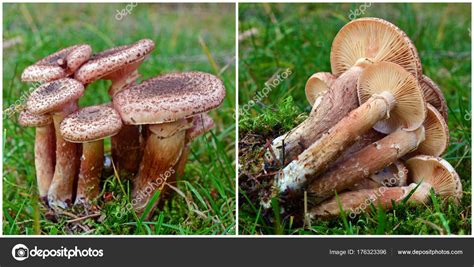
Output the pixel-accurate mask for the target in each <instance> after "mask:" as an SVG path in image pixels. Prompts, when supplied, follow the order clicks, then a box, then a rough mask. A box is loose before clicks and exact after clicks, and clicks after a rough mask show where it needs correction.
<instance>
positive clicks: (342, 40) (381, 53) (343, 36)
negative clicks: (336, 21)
mask: <svg viewBox="0 0 474 267" xmlns="http://www.w3.org/2000/svg"><path fill="white" fill-rule="evenodd" d="M361 58H368V59H370V60H371V61H374V62H381V61H388V62H393V63H396V64H398V65H400V66H402V67H403V68H404V69H406V70H407V71H408V72H410V73H411V74H412V75H414V76H415V78H416V79H418V78H419V77H421V75H422V70H421V62H420V58H419V57H418V52H417V50H416V48H415V46H414V45H413V43H412V41H411V40H410V38H408V36H407V35H406V34H405V33H404V32H403V31H402V30H400V29H399V28H398V27H397V26H395V25H393V24H392V23H390V22H388V21H385V20H383V19H378V18H360V19H356V20H353V21H351V22H349V23H347V24H346V25H345V26H344V27H342V28H341V30H339V32H338V33H337V35H336V37H335V38H334V41H333V43H332V47H331V69H332V73H333V74H334V75H335V76H339V75H341V74H342V73H343V72H345V71H346V70H348V69H349V68H351V67H352V66H354V65H355V63H356V62H357V61H358V60H359V59H361Z"/></svg>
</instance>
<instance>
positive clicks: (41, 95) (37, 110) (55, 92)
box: [26, 78, 84, 114]
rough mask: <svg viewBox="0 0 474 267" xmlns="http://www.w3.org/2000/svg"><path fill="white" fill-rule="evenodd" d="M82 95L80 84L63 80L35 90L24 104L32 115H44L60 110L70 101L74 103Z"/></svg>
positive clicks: (46, 84) (82, 87)
mask: <svg viewBox="0 0 474 267" xmlns="http://www.w3.org/2000/svg"><path fill="white" fill-rule="evenodd" d="M83 93H84V85H82V83H80V82H78V81H76V80H74V79H70V78H63V79H59V80H55V81H52V82H49V83H45V84H43V85H41V86H40V87H38V88H36V90H34V91H33V92H32V93H31V94H30V96H29V97H28V101H27V102H26V107H27V109H28V111H30V112H31V113H33V114H46V113H50V112H55V111H59V110H61V109H62V108H63V107H64V106H65V105H66V104H68V103H70V102H71V101H76V100H77V99H78V98H79V97H81V96H82V94H83Z"/></svg>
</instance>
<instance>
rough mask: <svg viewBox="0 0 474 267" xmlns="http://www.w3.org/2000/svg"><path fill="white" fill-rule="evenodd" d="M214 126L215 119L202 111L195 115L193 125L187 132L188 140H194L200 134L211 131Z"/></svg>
mask: <svg viewBox="0 0 474 267" xmlns="http://www.w3.org/2000/svg"><path fill="white" fill-rule="evenodd" d="M213 127H214V120H212V118H211V117H210V116H209V115H208V114H207V113H202V114H198V115H196V116H194V117H193V126H192V127H191V128H190V129H188V131H187V132H186V135H187V138H188V140H194V139H195V138H197V137H198V136H200V135H202V134H204V133H206V132H208V131H210V130H211V129H212V128H213Z"/></svg>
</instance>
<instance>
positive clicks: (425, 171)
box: [309, 156, 462, 219]
mask: <svg viewBox="0 0 474 267" xmlns="http://www.w3.org/2000/svg"><path fill="white" fill-rule="evenodd" d="M406 164H407V166H408V168H409V173H410V179H411V184H410V185H408V186H403V187H391V188H388V187H380V188H376V189H363V190H357V191H352V192H345V193H342V194H340V195H339V197H338V199H339V200H338V199H337V198H336V197H334V198H332V199H330V200H327V201H325V202H323V203H321V204H320V205H318V206H315V207H314V208H312V209H311V210H310V211H309V217H310V218H311V219H316V218H323V219H329V218H334V217H337V216H339V215H340V213H341V209H342V210H343V211H344V212H345V213H349V216H350V217H352V216H355V215H357V214H358V213H360V212H363V211H365V210H367V209H369V208H370V203H373V204H374V205H375V206H377V205H381V207H382V208H384V209H391V208H392V204H393V202H395V203H397V204H400V203H401V202H402V201H403V200H405V199H406V198H407V197H409V198H408V202H410V203H415V204H420V203H426V202H428V201H429V200H430V191H431V189H433V190H434V192H435V194H436V195H438V196H439V197H441V198H444V199H446V198H452V199H453V200H454V201H459V200H460V199H461V197H462V185H461V180H460V178H459V176H458V174H457V173H456V171H455V170H454V168H453V167H452V166H451V165H450V164H449V163H448V162H447V161H446V160H444V159H442V158H438V157H433V156H417V157H414V158H411V159H409V160H408V161H407V162H406ZM410 194H412V195H411V196H410Z"/></svg>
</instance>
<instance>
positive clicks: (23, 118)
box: [18, 110, 53, 127]
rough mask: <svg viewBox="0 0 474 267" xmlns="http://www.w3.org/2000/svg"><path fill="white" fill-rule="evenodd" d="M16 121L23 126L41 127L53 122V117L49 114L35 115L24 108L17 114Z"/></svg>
mask: <svg viewBox="0 0 474 267" xmlns="http://www.w3.org/2000/svg"><path fill="white" fill-rule="evenodd" d="M18 123H20V125H21V126H24V127H41V126H46V125H49V124H51V123H53V118H51V116H49V115H35V114H32V113H30V112H28V111H27V110H24V111H22V112H20V115H19V116H18Z"/></svg>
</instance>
